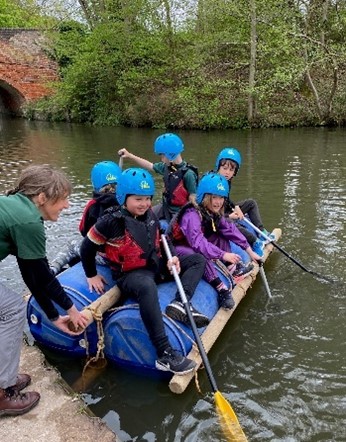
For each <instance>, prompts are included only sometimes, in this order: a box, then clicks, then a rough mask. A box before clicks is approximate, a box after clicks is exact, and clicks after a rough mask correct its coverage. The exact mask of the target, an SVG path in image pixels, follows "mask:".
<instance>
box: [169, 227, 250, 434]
mask: <svg viewBox="0 0 346 442" xmlns="http://www.w3.org/2000/svg"><path fill="white" fill-rule="evenodd" d="M161 239H162V243H163V246H164V248H165V251H166V255H167V258H168V259H169V260H171V259H172V254H171V251H170V249H169V246H168V243H167V239H166V237H165V235H161ZM172 272H173V276H174V279H175V282H176V284H177V287H178V290H179V294H180V297H181V300H182V303H183V304H184V308H185V311H186V314H187V316H188V318H189V321H190V325H191V328H192V331H193V334H194V336H195V339H196V344H197V346H198V350H199V353H200V355H201V358H202V361H203V364H204V367H205V370H206V372H207V375H208V379H209V381H210V384H211V387H212V389H213V392H214V399H215V403H216V408H217V411H218V414H219V418H220V422H221V426H222V430H223V432H224V434H225V436H226V437H227V440H232V441H239V442H246V441H247V439H246V436H245V434H244V432H243V430H242V428H241V426H240V424H239V421H238V418H237V416H236V414H235V412H234V411H233V409H232V407H231V405H230V404H229V403H228V402H227V400H226V399H225V398H224V397H223V396H222V394H221V393H220V392H219V391H218V388H217V385H216V381H215V378H214V375H213V373H212V371H211V367H210V364H209V360H208V357H207V354H206V352H205V350H204V347H203V344H202V341H201V338H200V337H199V334H198V331H197V327H196V324H195V321H194V319H193V316H192V313H191V310H190V306H189V302H188V300H187V297H186V294H185V291H184V288H183V286H182V283H181V280H180V278H179V275H178V272H177V269H176V268H175V266H174V265H173V266H172Z"/></svg>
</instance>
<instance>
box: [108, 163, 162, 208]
mask: <svg viewBox="0 0 346 442" xmlns="http://www.w3.org/2000/svg"><path fill="white" fill-rule="evenodd" d="M154 193H155V183H154V179H153V177H152V176H151V175H150V173H149V172H148V171H146V170H144V169H140V168H138V167H131V168H130V169H126V170H124V172H123V173H122V174H121V175H120V177H119V180H118V184H117V189H116V197H117V200H118V202H119V204H124V203H125V201H126V197H127V196H128V195H141V196H151V197H152V196H153V195H154Z"/></svg>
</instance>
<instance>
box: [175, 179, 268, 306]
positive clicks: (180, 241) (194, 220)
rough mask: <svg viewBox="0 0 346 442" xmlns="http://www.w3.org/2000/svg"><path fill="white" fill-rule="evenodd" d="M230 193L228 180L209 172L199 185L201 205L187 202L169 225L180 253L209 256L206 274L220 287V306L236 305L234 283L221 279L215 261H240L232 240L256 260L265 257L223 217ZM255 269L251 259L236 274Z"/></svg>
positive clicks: (212, 282) (214, 285)
mask: <svg viewBox="0 0 346 442" xmlns="http://www.w3.org/2000/svg"><path fill="white" fill-rule="evenodd" d="M227 196H228V184H227V180H226V179H225V178H224V177H223V176H221V175H219V174H216V173H213V172H212V173H208V174H206V175H205V176H204V177H203V178H202V179H201V181H200V183H199V185H198V187H197V204H198V206H195V205H193V204H187V205H186V206H185V207H184V208H183V209H181V211H180V212H179V213H178V215H177V216H176V217H174V218H173V220H172V222H171V224H170V226H169V234H170V236H171V237H172V238H173V243H174V245H175V247H176V251H177V254H178V256H185V255H188V254H190V253H195V252H198V253H201V254H202V255H203V256H204V257H205V258H206V259H207V264H206V268H205V272H204V278H205V279H206V280H207V281H208V282H209V283H210V284H211V285H212V286H213V287H214V288H215V289H216V290H217V292H218V294H219V305H220V307H223V308H225V309H232V308H233V307H234V300H233V298H232V295H231V289H232V287H231V288H230V290H228V289H227V287H226V286H225V285H224V284H223V283H222V282H221V280H220V278H219V276H218V273H217V271H216V270H215V268H214V265H213V261H214V260H222V261H223V262H226V263H231V264H238V263H239V262H240V256H239V255H237V254H235V253H232V252H231V247H230V243H229V241H233V242H234V243H235V244H237V245H239V246H240V247H241V248H242V249H244V250H245V251H246V252H247V253H248V254H249V256H250V258H251V259H252V260H254V261H257V260H260V259H261V258H260V257H259V256H258V255H257V254H256V253H255V252H254V251H253V250H252V249H251V247H250V245H249V243H248V242H247V241H246V239H245V237H244V236H243V235H242V234H241V233H240V231H239V230H238V229H237V227H236V225H235V224H233V223H229V222H227V220H226V219H225V218H224V217H223V206H224V202H225V198H226V197H227ZM238 267H239V266H238ZM252 269H253V265H252V264H251V263H250V265H249V266H248V267H247V268H245V269H244V268H242V269H241V270H239V269H237V273H235V275H236V276H240V275H244V274H245V273H249V272H250V271H251V270H252Z"/></svg>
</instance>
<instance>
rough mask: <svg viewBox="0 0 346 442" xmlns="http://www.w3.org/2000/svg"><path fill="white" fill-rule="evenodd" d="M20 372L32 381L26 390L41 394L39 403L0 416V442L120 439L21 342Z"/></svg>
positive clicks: (112, 441) (105, 441)
mask: <svg viewBox="0 0 346 442" xmlns="http://www.w3.org/2000/svg"><path fill="white" fill-rule="evenodd" d="M20 373H28V374H30V376H31V378H32V383H31V385H30V386H29V387H27V389H26V390H28V391H31V390H35V391H38V392H39V393H40V394H41V400H40V402H39V404H38V405H37V406H36V407H35V408H33V409H32V410H31V411H30V412H28V413H26V414H24V415H22V416H4V417H1V418H0V440H1V442H14V441H15V442H29V441H30V442H31V441H35V442H41V441H42V442H43V441H49V442H72V441H73V442H94V441H95V440H102V442H120V440H119V439H118V438H117V436H116V435H115V434H114V433H113V432H112V431H111V430H110V429H109V428H108V427H107V425H106V424H105V423H104V422H102V420H101V419H100V418H98V417H95V416H94V415H93V414H92V413H91V412H90V410H89V409H88V408H87V406H86V405H85V404H84V403H83V401H82V400H81V399H80V398H79V397H78V395H76V394H75V393H74V392H73V391H71V389H69V387H68V385H67V384H66V383H65V381H64V380H63V379H62V378H61V376H60V374H59V373H58V372H57V370H56V369H55V368H53V367H52V366H50V365H49V364H48V363H47V361H46V360H45V358H44V356H43V354H42V353H41V352H40V350H39V349H38V348H37V347H33V346H29V345H27V344H24V345H23V349H22V353H21V361H20Z"/></svg>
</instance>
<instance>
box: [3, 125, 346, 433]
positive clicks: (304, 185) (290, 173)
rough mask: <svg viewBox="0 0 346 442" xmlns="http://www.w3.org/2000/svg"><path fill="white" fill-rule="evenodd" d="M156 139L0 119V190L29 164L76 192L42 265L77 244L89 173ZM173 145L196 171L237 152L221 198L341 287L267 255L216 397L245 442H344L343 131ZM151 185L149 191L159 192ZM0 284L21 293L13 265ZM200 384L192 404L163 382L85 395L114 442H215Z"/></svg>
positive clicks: (124, 384)
mask: <svg viewBox="0 0 346 442" xmlns="http://www.w3.org/2000/svg"><path fill="white" fill-rule="evenodd" d="M160 133H162V132H160V131H157V130H152V129H133V128H94V127H88V126H84V125H71V124H50V123H42V122H29V121H25V120H19V119H18V120H11V119H2V120H0V169H1V175H0V192H1V193H2V192H4V191H5V190H6V189H8V188H10V187H11V185H12V184H13V183H14V181H15V179H16V177H17V176H18V173H19V171H20V170H21V169H22V168H23V167H25V166H26V165H28V164H30V163H50V164H52V165H55V166H57V167H60V168H62V169H64V170H65V171H66V173H67V174H68V175H69V177H70V178H71V180H72V182H73V185H74V192H73V195H72V197H71V207H70V208H69V209H68V210H67V211H66V212H64V213H63V214H62V216H61V218H60V220H59V222H58V223H50V224H49V223H47V236H48V242H47V246H48V257H49V258H50V259H53V258H54V256H55V255H56V254H57V253H58V252H59V251H60V250H61V249H63V248H64V245H65V244H66V241H67V240H68V239H73V238H79V234H78V231H77V227H78V222H79V219H80V215H81V212H82V209H83V207H84V205H85V203H86V201H87V200H88V199H89V197H90V195H91V185H90V180H89V174H90V169H91V167H92V166H93V164H94V163H96V162H98V161H102V160H115V161H117V160H118V159H117V155H116V152H117V150H118V149H119V148H121V147H127V148H128V149H129V150H130V151H133V152H134V153H136V154H138V155H140V156H143V157H146V158H148V159H151V160H154V156H153V150H152V146H153V141H154V140H155V138H156V137H157V136H158V135H159V134H160ZM179 134H180V135H181V136H182V138H183V140H184V142H185V146H186V150H185V152H184V158H185V159H187V160H188V161H189V162H191V163H194V164H195V165H197V166H198V167H199V169H200V171H201V172H202V171H206V170H210V169H212V168H213V166H214V162H215V158H216V156H217V153H218V152H219V150H220V149H221V148H222V147H224V146H226V145H231V146H235V147H238V148H239V150H240V151H241V153H242V155H243V164H242V166H241V169H240V172H239V174H238V176H237V177H236V178H235V180H234V181H233V183H234V184H233V187H232V192H233V199H234V200H240V199H243V198H249V197H253V198H255V199H256V200H257V202H258V204H259V206H260V209H261V213H262V217H263V220H264V224H265V226H266V228H267V229H268V230H271V229H272V228H274V227H280V228H281V229H282V231H283V236H282V238H281V240H280V245H281V246H282V247H284V248H285V250H287V251H288V252H289V253H290V254H291V255H292V256H293V257H294V258H297V259H299V260H300V261H301V262H302V263H303V264H304V265H305V266H306V267H307V268H309V269H311V270H314V271H317V272H319V273H321V274H322V275H326V276H329V277H332V278H335V279H337V280H338V281H339V282H340V281H341V283H338V284H334V283H327V282H325V281H323V280H319V279H317V278H315V277H313V276H312V275H311V274H309V273H306V272H304V271H302V270H301V269H299V268H298V267H297V266H296V265H295V264H293V263H292V262H291V261H290V260H288V259H287V258H286V257H285V256H284V255H283V254H281V253H280V252H279V251H275V252H274V253H272V255H271V256H270V258H269V260H268V261H267V263H266V265H265V270H266V274H267V278H268V282H269V285H270V288H271V291H272V294H273V299H272V300H270V301H269V300H268V298H267V295H266V292H265V289H264V287H263V284H262V283H261V281H260V279H259V278H258V279H257V280H256V282H255V283H254V285H253V287H252V289H251V290H250V291H249V292H248V295H247V296H246V298H245V299H244V300H243V301H242V302H241V304H240V306H239V307H238V309H237V311H236V313H235V314H234V315H233V316H232V318H231V320H230V322H229V324H228V325H227V327H226V328H225V330H224V331H223V333H222V334H221V336H220V337H219V339H218V341H217V343H216V345H215V346H214V347H213V349H212V350H211V352H210V353H209V358H210V363H211V367H212V370H213V373H214V375H215V378H216V381H217V384H218V387H219V390H220V391H221V393H222V395H223V396H224V397H225V398H226V399H227V400H228V401H229V402H230V404H231V405H232V407H233V409H234V411H235V412H236V414H237V416H238V419H239V421H240V423H241V426H242V428H243V429H244V432H245V433H246V435H247V437H248V439H249V441H285V442H291V441H309V442H317V441H345V440H346V362H345V354H346V352H345V335H344V333H345V318H346V315H345V293H346V291H345V282H346V278H345V270H344V261H343V259H344V258H345V255H346V245H345V240H346V233H345V222H346V143H345V139H346V137H345V136H346V131H345V130H344V129H327V128H300V129H268V130H253V131H213V132H198V131H181V132H179ZM127 165H128V166H130V163H126V164H125V166H127ZM156 182H157V187H158V193H160V190H161V189H162V183H161V181H160V180H159V179H156ZM156 199H157V200H158V197H157V198H156ZM1 278H2V280H3V281H4V282H5V283H6V284H7V285H9V286H12V287H13V288H15V289H16V290H18V291H24V290H25V287H24V285H23V283H22V281H21V279H20V275H19V273H18V270H17V269H16V265H15V260H14V259H13V258H11V257H10V258H7V259H6V260H5V261H4V262H3V263H1ZM46 354H47V358H48V359H49V360H50V361H51V362H53V363H54V364H55V365H56V366H57V367H58V368H59V370H60V371H61V372H62V375H63V377H64V378H65V379H66V380H67V381H68V382H69V383H70V384H71V385H74V384H76V382H78V379H79V378H80V375H81V370H82V364H81V363H80V362H78V361H77V362H76V361H71V360H68V359H66V358H62V357H59V356H56V355H52V354H49V353H48V352H47V353H46ZM199 382H200V387H201V390H202V394H201V393H199V392H198V391H197V389H196V387H195V385H194V383H192V384H191V385H190V387H189V388H188V390H187V391H186V392H185V393H184V394H183V395H174V394H173V393H171V392H170V390H169V389H168V387H167V384H166V382H164V381H162V380H158V379H152V378H147V377H141V376H138V375H135V374H131V373H127V372H125V371H123V370H121V369H119V368H116V367H107V369H106V370H105V371H103V372H102V373H100V374H99V376H97V377H96V378H95V379H94V380H93V382H92V383H91V384H90V385H89V386H88V387H87V390H86V392H85V393H84V394H83V398H84V400H85V402H86V403H87V404H88V405H89V406H90V408H91V410H92V411H93V412H94V413H95V414H96V415H97V416H100V417H101V418H103V419H104V420H105V421H106V422H107V424H108V425H109V426H110V428H112V430H113V431H114V432H115V433H116V434H117V435H118V436H119V438H120V439H121V440H123V441H137V442H139V441H148V442H154V441H158V442H162V441H167V442H169V441H174V442H178V441H188V442H194V441H201V442H204V441H223V440H225V439H224V438H223V436H222V434H221V432H220V429H219V425H218V420H217V415H216V411H215V406H214V403H213V394H212V392H211V389H210V385H209V382H208V380H207V377H206V376H205V374H204V373H201V374H200V375H199Z"/></svg>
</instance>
